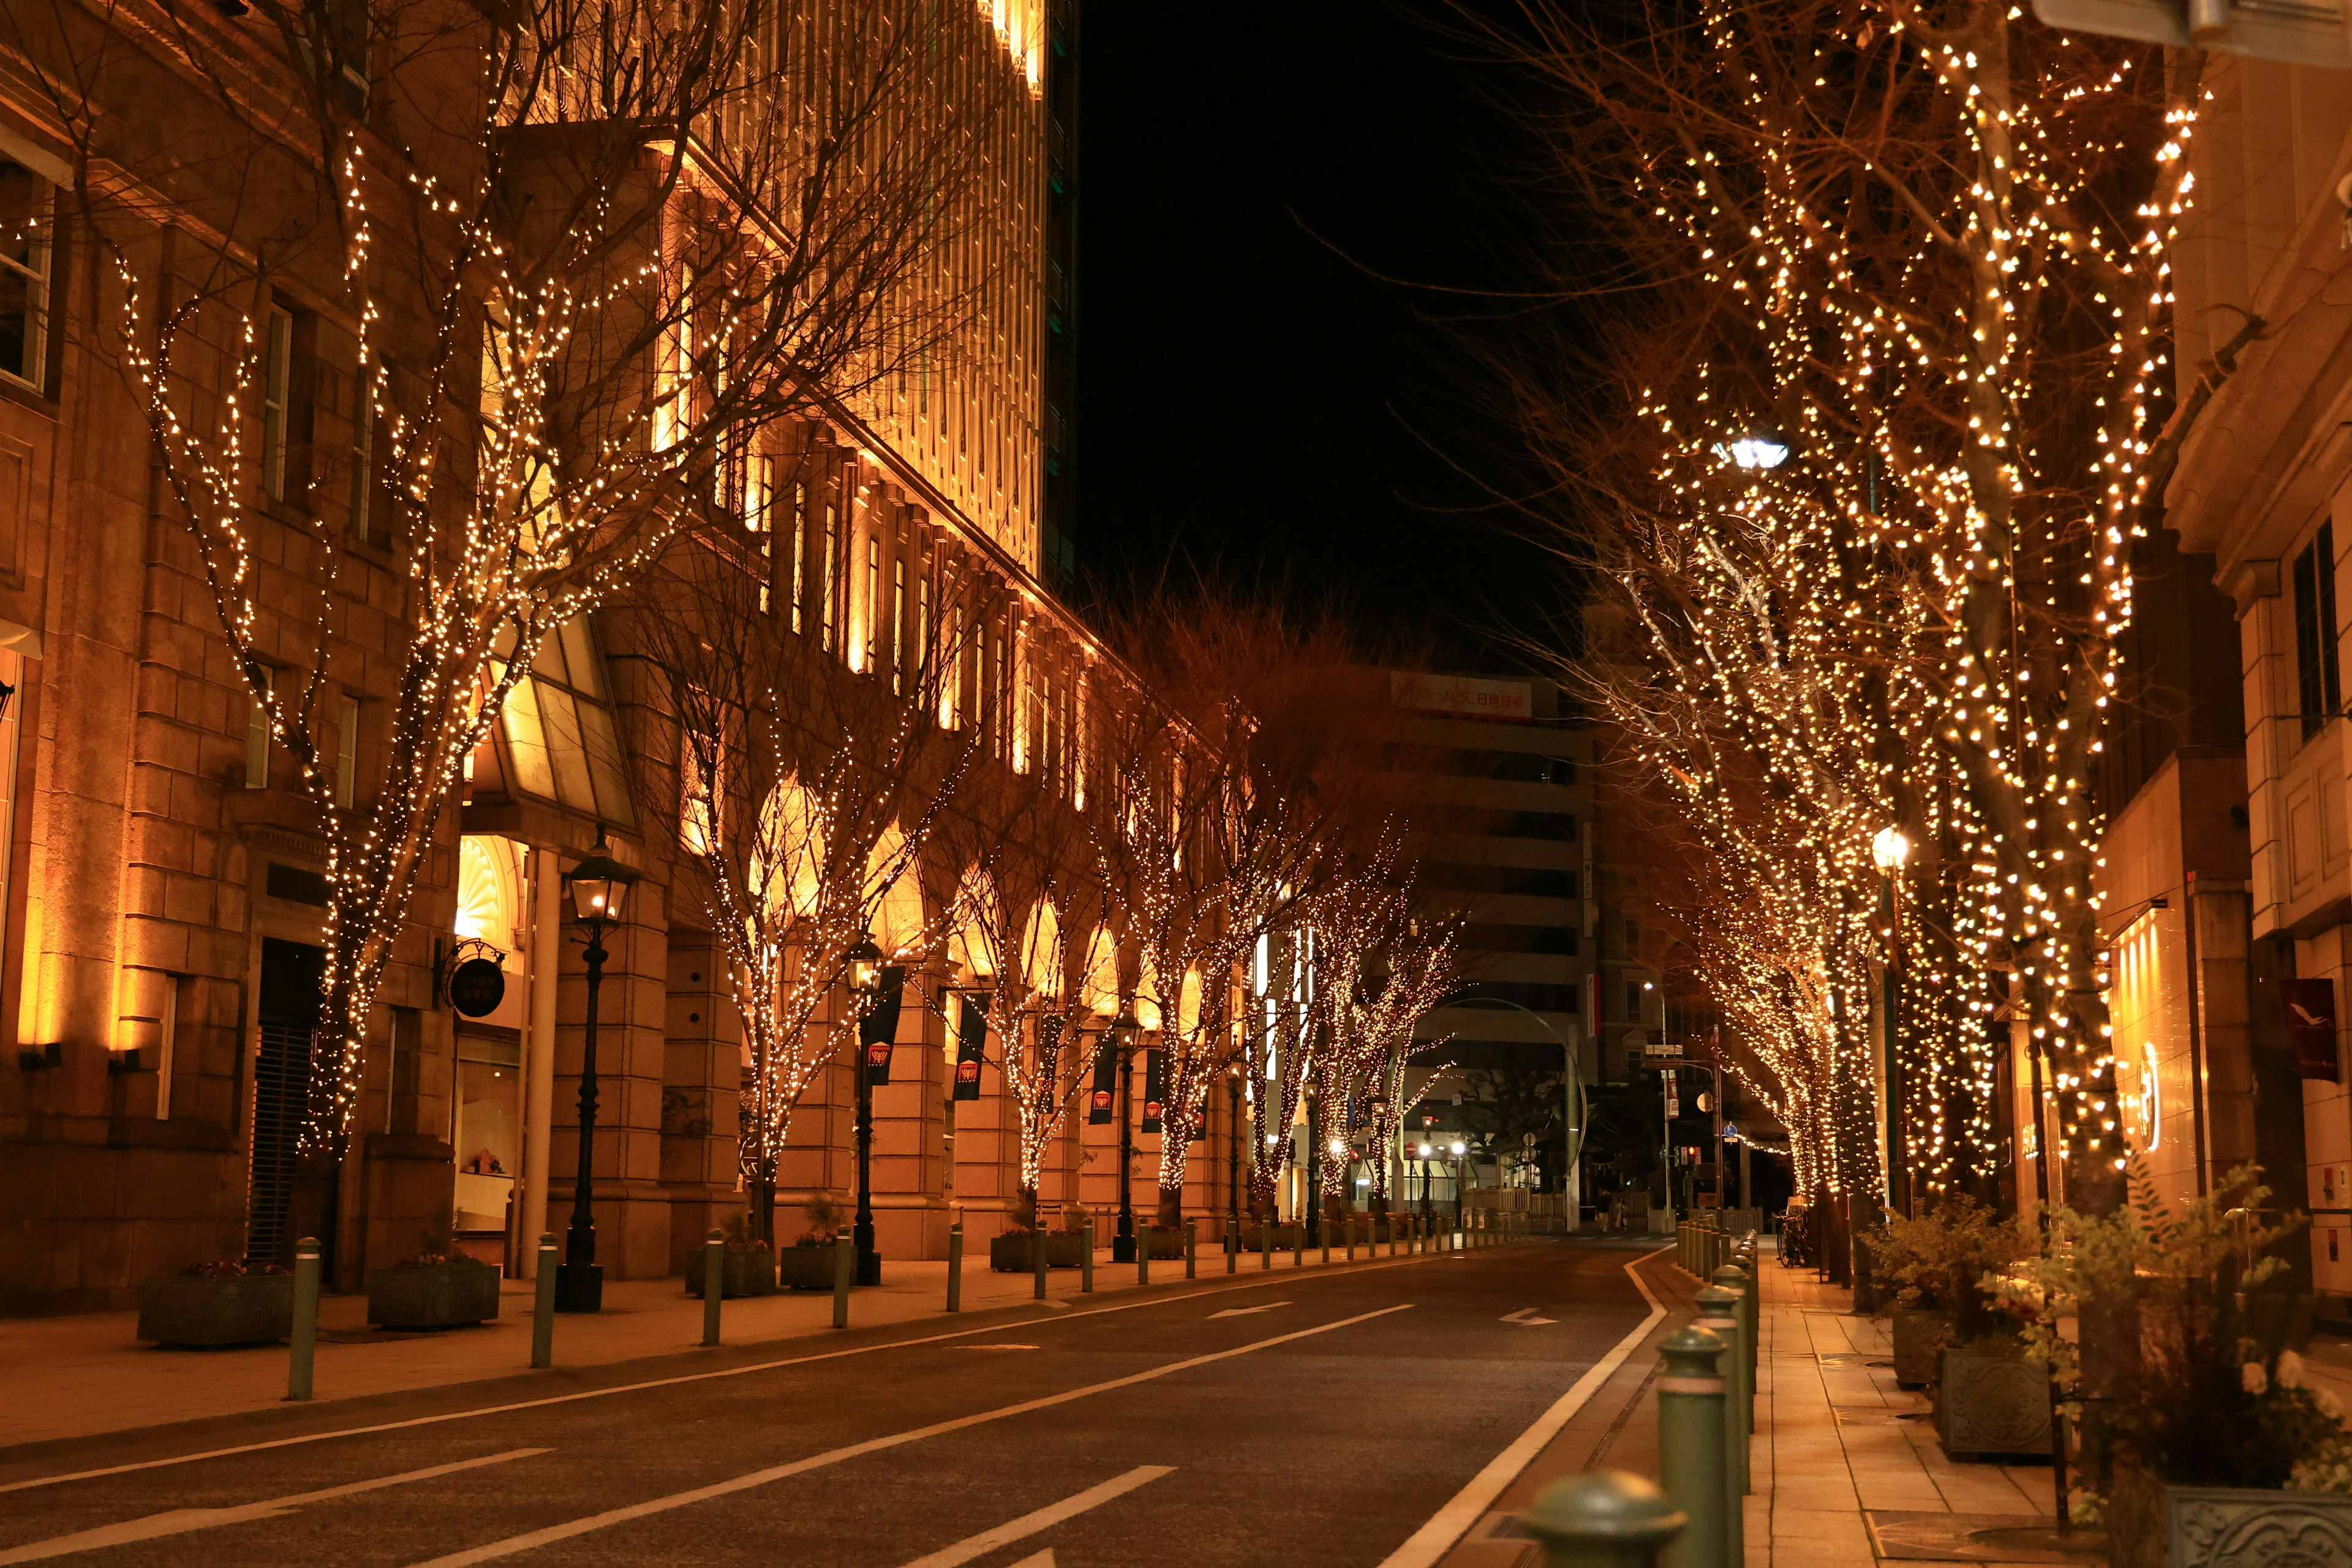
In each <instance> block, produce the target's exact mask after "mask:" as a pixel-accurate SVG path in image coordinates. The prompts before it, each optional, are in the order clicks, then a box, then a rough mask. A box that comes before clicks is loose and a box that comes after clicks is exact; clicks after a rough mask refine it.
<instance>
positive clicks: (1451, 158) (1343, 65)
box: [1076, 0, 1559, 664]
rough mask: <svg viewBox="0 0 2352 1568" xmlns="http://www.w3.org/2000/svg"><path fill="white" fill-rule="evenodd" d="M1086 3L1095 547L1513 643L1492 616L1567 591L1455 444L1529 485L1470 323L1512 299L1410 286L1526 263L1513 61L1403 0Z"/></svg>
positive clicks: (1086, 309) (1492, 275)
mask: <svg viewBox="0 0 2352 1568" xmlns="http://www.w3.org/2000/svg"><path fill="white" fill-rule="evenodd" d="M1082 16H1083V18H1084V20H1083V29H1084V30H1083V33H1082V42H1081V50H1082V53H1081V62H1082V63H1081V75H1080V90H1081V94H1082V98H1081V110H1080V115H1081V119H1080V124H1079V127H1078V136H1079V145H1080V149H1081V151H1080V154H1079V156H1080V183H1079V196H1080V202H1081V206H1080V227H1079V245H1080V251H1079V265H1078V272H1077V287H1078V311H1077V322H1078V328H1079V337H1078V355H1079V360H1078V376H1079V384H1078V398H1077V410H1076V437H1077V465H1078V467H1077V475H1078V509H1077V520H1076V523H1077V526H1076V534H1077V538H1078V549H1079V559H1080V564H1081V568H1082V570H1083V571H1084V572H1085V573H1086V574H1088V575H1089V576H1090V577H1092V578H1093V579H1094V580H1095V581H1096V582H1097V583H1098V584H1103V585H1104V586H1105V588H1106V589H1107V590H1108V591H1110V592H1114V593H1115V592H1116V591H1117V587H1118V584H1119V583H1120V582H1121V581H1123V580H1131V579H1132V578H1133V577H1134V576H1135V575H1137V574H1143V575H1147V576H1148V575H1150V574H1154V573H1156V572H1157V571H1159V569H1160V566H1161V565H1162V563H1166V562H1168V561H1170V560H1171V557H1172V558H1173V559H1174V560H1175V561H1176V562H1177V563H1179V564H1180V569H1181V566H1182V565H1184V564H1186V563H1190V564H1192V565H1197V566H1199V567H1201V568H1202V569H1204V570H1207V571H1209V572H1210V573H1212V574H1216V575H1218V576H1222V577H1223V578H1226V579H1228V580H1231V581H1234V582H1237V583H1240V584H1258V583H1264V582H1279V581H1287V582H1288V583H1289V584H1291V585H1292V587H1293V588H1294V590H1299V589H1303V590H1305V591H1306V592H1307V594H1309V595H1337V596H1339V597H1340V598H1342V599H1344V600H1345V601H1346V602H1347V603H1348V604H1349V605H1351V606H1352V607H1353V609H1354V610H1355V612H1356V614H1357V615H1358V616H1359V618H1360V620H1362V621H1363V622H1364V623H1365V624H1366V625H1367V626H1368V627H1370V628H1371V629H1373V630H1374V631H1375V632H1378V631H1380V630H1381V629H1382V628H1384V627H1387V626H1396V627H1399V628H1402V630H1403V631H1404V632H1405V633H1406V634H1407V636H1408V637H1411V636H1413V635H1415V634H1423V635H1433V636H1437V637H1445V638H1447V639H1448V640H1449V643H1450V647H1449V649H1448V653H1449V655H1450V657H1449V659H1448V662H1453V663H1456V664H1468V663H1487V662H1491V660H1492V658H1494V657H1496V656H1495V655H1493V654H1492V653H1489V652H1483V651H1482V650H1481V648H1480V647H1479V641H1480V638H1481V637H1482V634H1483V633H1484V632H1485V631H1486V629H1487V628H1489V627H1491V626H1494V625H1496V623H1497V622H1501V623H1506V624H1511V625H1516V626H1527V625H1528V620H1529V615H1530V612H1531V611H1532V610H1535V609H1537V608H1538V606H1546V605H1557V603H1558V600H1559V595H1558V594H1557V593H1556V592H1554V591H1552V590H1550V589H1549V585H1548V584H1549V578H1550V577H1551V576H1552V570H1553V569H1552V568H1551V566H1550V565H1549V562H1548V560H1547V558H1546V557H1545V555H1544V554H1543V552H1541V551H1539V550H1538V549H1536V548H1534V547H1533V546H1531V545H1530V544H1528V543H1527V542H1524V541H1523V539H1515V538H1514V537H1513V534H1514V532H1516V533H1518V534H1521V535H1524V533H1525V532H1526V525H1525V524H1524V523H1521V522H1519V521H1517V520H1515V519H1514V518H1512V517H1510V516H1509V515H1507V514H1506V513H1504V512H1501V511H1498V510H1496V508H1495V507H1494V506H1493V505H1492V503H1491V501H1490V500H1489V498H1487V497H1486V495H1485V494H1484V493H1483V492H1482V489H1481V487H1480V485H1479V484H1478V483H1477V482H1476V481H1475V480H1474V479H1469V478H1465V476H1463V475H1462V474H1460V473H1458V472H1456V471H1455V468H1454V465H1455V464H1457V463H1458V464H1465V465H1468V466H1470V467H1471V468H1474V469H1475V471H1477V472H1478V473H1479V474H1481V475H1483V476H1486V477H1487V478H1489V479H1491V480H1493V481H1495V482H1498V483H1500V484H1503V485H1505V486H1509V485H1513V484H1517V483H1520V482H1523V481H1519V480H1517V479H1514V478H1513V476H1512V474H1511V472H1510V470H1509V469H1508V468H1507V458H1497V456H1496V449H1497V447H1498V445H1500V446H1503V447H1507V438H1506V437H1505V435H1504V433H1503V431H1502V429H1501V422H1500V421H1498V420H1496V418H1495V417H1494V416H1492V415H1491V414H1488V413H1486V412H1483V411H1482V410H1481V409H1480V408H1479V407H1478V406H1477V404H1476V401H1475V400H1476V398H1477V397H1478V396H1479V395H1480V393H1479V380H1480V373H1479V370H1478V366H1477V363H1476V355H1475V352H1474V350H1473V349H1472V348H1471V347H1470V346H1469V345H1467V344H1465V342H1462V341H1461V339H1462V334H1463V331H1465V326H1464V321H1463V319H1464V318H1465V317H1480V316H1485V317H1492V316H1493V315H1494V314H1495V313H1496V311H1497V310H1498V309H1501V308H1502V307H1501V306H1500V305H1499V304H1498V302H1496V301H1494V300H1480V299H1470V300H1465V299H1460V298H1447V297H1444V296H1441V295H1438V294H1435V293H1432V292H1430V291H1428V290H1426V289H1415V288H1412V287H1411V286H1410V285H1411V284H1414V283H1421V284H1436V285H1443V286H1446V287H1451V288H1456V289H1463V288H1467V289H1519V288H1523V287H1524V286H1525V284H1524V281H1523V273H1524V260H1523V258H1524V257H1525V255H1526V249H1525V246H1524V243H1523V242H1522V240H1521V239H1520V237H1519V236H1520V234H1521V233H1522V232H1524V230H1525V228H1526V225H1525V224H1524V223H1523V222H1522V221H1520V220H1519V219H1517V217H1515V216H1514V204H1515V202H1517V201H1519V200H1520V199H1521V198H1522V196H1523V186H1522V184H1521V183H1520V182H1519V181H1518V179H1517V169H1518V168H1520V167H1523V166H1524V164H1525V161H1526V154H1525V152H1524V144H1523V142H1522V141H1521V138H1520V133H1519V132H1517V130H1516V128H1515V127H1514V126H1513V125H1512V124H1511V122H1510V121H1509V120H1508V119H1507V117H1506V116H1504V115H1502V114H1500V113H1499V112H1497V111H1496V110H1495V109H1494V108H1493V107H1491V106H1490V105H1489V104H1488V103H1486V102H1485V101H1483V100H1482V98H1481V96H1480V91H1479V85H1478V84H1479V82H1480V81H1481V80H1485V81H1487V82H1489V83H1491V82H1492V81H1493V78H1492V77H1491V75H1486V74H1481V73H1486V72H1487V71H1488V70H1489V68H1483V67H1474V66H1471V65H1467V64H1463V63H1457V62H1456V60H1454V59H1453V58H1449V56H1452V55H1458V54H1459V52H1460V51H1459V50H1458V49H1457V48H1455V47H1454V46H1451V45H1449V44H1448V43H1447V42H1446V41H1445V40H1444V39H1442V38H1440V37H1437V36H1436V35H1434V34H1433V32H1432V31H1431V30H1430V29H1429V28H1428V27H1427V26H1423V25H1422V24H1421V23H1419V22H1417V21H1416V20H1415V19H1414V17H1413V16H1412V15H1411V14H1408V13H1407V12H1406V11H1404V10H1402V9H1401V8H1399V7H1398V6H1396V5H1393V4H1391V3H1390V0H1255V3H1254V4H1249V5H1237V4H1233V3H1231V0H1223V3H1211V4H1195V5H1189V6H1162V5H1130V4H1123V3H1118V0H1110V3H1105V4H1096V5H1087V6H1086V7H1085V8H1084V9H1083V12H1082ZM1374 273H1378V274H1383V275H1386V276H1387V277H1389V278H1392V279H1402V280H1405V281H1403V282H1384V281H1381V280H1379V279H1377V278H1375V277H1374V276H1372V274H1374ZM1467 330H1469V331H1471V332H1473V334H1474V335H1475V332H1477V331H1490V330H1492V328H1491V326H1480V325H1478V324H1476V323H1475V322H1474V323H1471V324H1470V325H1469V327H1468V329H1467Z"/></svg>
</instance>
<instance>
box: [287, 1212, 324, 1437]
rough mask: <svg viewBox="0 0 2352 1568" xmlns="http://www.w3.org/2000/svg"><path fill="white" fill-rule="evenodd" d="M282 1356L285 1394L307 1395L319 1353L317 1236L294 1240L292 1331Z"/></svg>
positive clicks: (297, 1396)
mask: <svg viewBox="0 0 2352 1568" xmlns="http://www.w3.org/2000/svg"><path fill="white" fill-rule="evenodd" d="M288 1351H289V1353H288V1356H287V1360H286V1397H287V1398H289V1399H308V1398H310V1373H311V1369H312V1367H313V1365H314V1364H315V1363H316V1361H317V1358H318V1353H319V1238H318V1237H315V1236H306V1237H303V1238H302V1239H301V1240H299V1241H298V1242H296V1243H295V1244H294V1332H293V1343H292V1344H291V1345H290V1346H289V1347H288Z"/></svg>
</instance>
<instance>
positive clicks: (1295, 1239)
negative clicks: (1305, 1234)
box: [1242, 1224, 1300, 1252]
mask: <svg viewBox="0 0 2352 1568" xmlns="http://www.w3.org/2000/svg"><path fill="white" fill-rule="evenodd" d="M1265 1228H1266V1227H1265V1226H1261V1225H1245V1226H1242V1250H1243V1251H1244V1252H1263V1251H1265V1238H1264V1234H1263V1233H1264V1232H1265ZM1299 1239H1300V1231H1299V1227H1298V1226H1297V1225H1295V1224H1293V1225H1277V1226H1275V1227H1274V1249H1275V1250H1276V1252H1287V1251H1289V1250H1290V1249H1291V1248H1293V1247H1297V1245H1298V1243H1299Z"/></svg>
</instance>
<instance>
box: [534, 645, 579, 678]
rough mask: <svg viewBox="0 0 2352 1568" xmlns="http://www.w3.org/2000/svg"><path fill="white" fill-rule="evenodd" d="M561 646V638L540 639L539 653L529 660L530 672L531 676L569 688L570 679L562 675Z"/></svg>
mask: <svg viewBox="0 0 2352 1568" xmlns="http://www.w3.org/2000/svg"><path fill="white" fill-rule="evenodd" d="M530 672H531V673H532V674H533V675H536V676H540V677H542V678H543V679H548V680H552V681H554V682H555V683H556V684H557V685H558V686H569V685H571V684H572V681H571V679H570V678H569V677H567V676H566V675H565V674H564V673H563V648H562V638H561V637H541V638H540V639H539V652H538V653H537V654H535V655H533V656H532V658H531V661H530Z"/></svg>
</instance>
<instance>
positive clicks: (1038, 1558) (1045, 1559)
mask: <svg viewBox="0 0 2352 1568" xmlns="http://www.w3.org/2000/svg"><path fill="white" fill-rule="evenodd" d="M1013 1568H1054V1549H1053V1548H1052V1547H1050V1546H1048V1547H1047V1548H1045V1551H1043V1552H1039V1553H1037V1555H1035V1556H1034V1557H1024V1558H1023V1559H1022V1560H1021V1561H1020V1562H1018V1563H1014V1564H1013Z"/></svg>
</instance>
